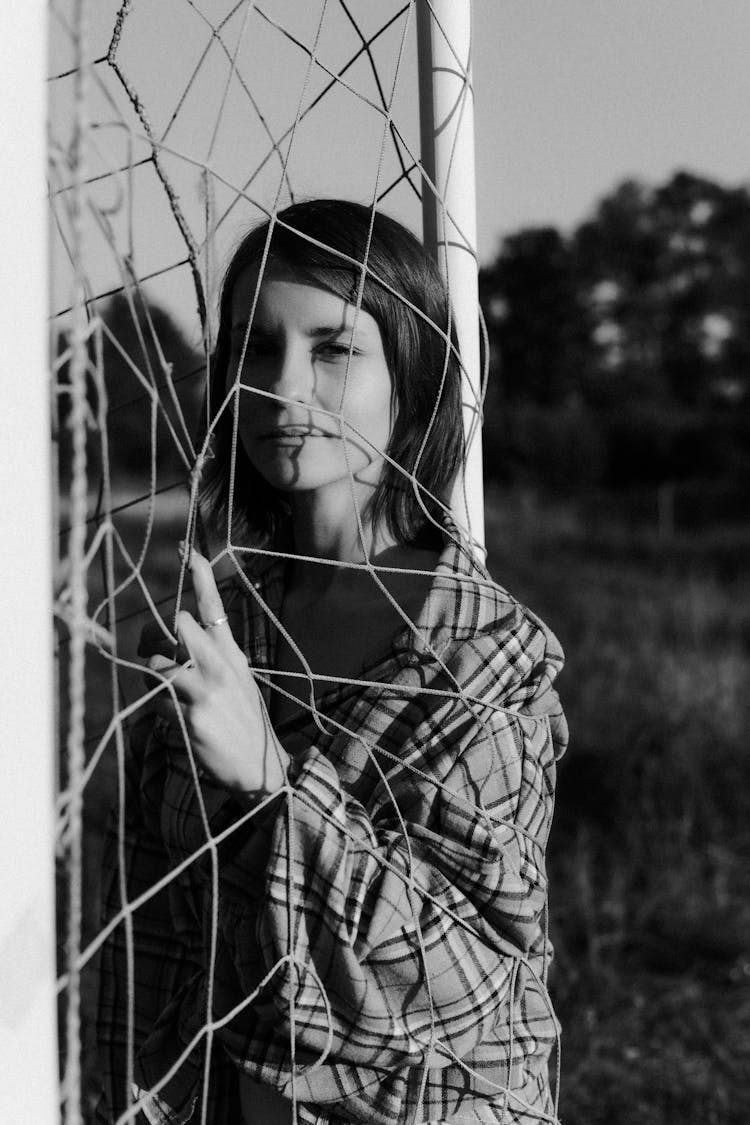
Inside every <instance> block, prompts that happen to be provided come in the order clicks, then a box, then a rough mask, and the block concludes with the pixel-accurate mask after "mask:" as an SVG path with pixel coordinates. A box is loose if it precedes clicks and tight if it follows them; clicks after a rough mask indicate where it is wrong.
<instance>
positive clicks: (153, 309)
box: [58, 293, 204, 485]
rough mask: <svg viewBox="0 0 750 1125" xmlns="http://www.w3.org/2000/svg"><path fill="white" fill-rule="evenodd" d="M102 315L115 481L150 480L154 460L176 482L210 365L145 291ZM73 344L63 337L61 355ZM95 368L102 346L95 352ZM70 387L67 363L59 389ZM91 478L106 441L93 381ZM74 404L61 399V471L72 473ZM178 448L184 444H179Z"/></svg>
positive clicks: (114, 302)
mask: <svg viewBox="0 0 750 1125" xmlns="http://www.w3.org/2000/svg"><path fill="white" fill-rule="evenodd" d="M99 315H100V316H101V319H102V323H103V331H102V334H101V370H102V371H103V374H104V391H105V395H106V418H107V439H108V452H109V465H110V470H111V472H112V476H113V481H114V483H115V484H116V485H117V484H121V483H123V482H124V480H125V479H127V478H128V477H136V478H143V477H144V476H146V475H147V474H148V473H149V472H150V469H151V464H152V460H153V462H154V463H155V466H156V470H157V473H158V474H159V476H160V478H165V477H166V476H169V477H170V478H171V479H174V478H175V477H178V476H179V475H180V474H181V473H183V474H184V473H186V472H187V466H186V464H185V460H184V459H183V456H182V454H181V453H180V448H179V447H181V449H182V451H183V452H184V454H185V455H186V456H187V457H188V458H189V457H190V452H189V449H190V442H189V440H188V435H189V437H190V439H194V438H195V434H196V429H197V424H198V420H199V413H200V403H201V398H202V374H203V369H204V366H203V362H202V358H201V356H200V355H199V353H198V352H197V351H196V349H194V348H193V347H192V346H191V345H190V344H189V342H188V341H187V339H186V338H185V335H184V334H183V332H182V331H181V329H180V328H179V326H178V325H177V324H176V323H175V321H174V320H173V319H172V317H171V316H170V315H169V314H168V313H167V312H166V311H165V310H164V309H162V308H160V307H159V306H158V305H155V304H152V303H151V302H149V301H148V300H147V299H146V298H145V297H144V296H143V294H141V293H134V294H130V295H128V294H125V293H118V294H116V295H115V296H114V297H112V298H111V299H110V300H109V301H107V302H106V304H105V305H104V306H103V308H100V310H99ZM66 346H67V342H66V340H65V337H64V336H63V337H61V338H60V339H59V340H58V354H62V352H63V351H64V349H65V347H66ZM90 356H91V365H92V370H93V369H95V368H96V364H97V356H96V347H95V345H94V343H93V341H92V344H91V347H90ZM66 383H67V369H66V365H65V364H63V366H62V368H61V371H60V375H59V384H60V386H61V387H62V388H64V386H65V384H66ZM89 401H90V406H91V431H92V434H91V440H90V442H89V456H90V464H91V471H92V474H93V473H94V472H95V471H96V466H97V465H98V464H99V463H100V457H101V451H100V446H101V440H100V437H99V435H98V434H97V433H96V432H95V431H96V419H97V418H98V413H99V409H100V406H99V402H98V398H97V387H96V381H95V379H94V378H93V374H92V375H90V377H89ZM66 404H67V399H66V396H65V394H64V393H63V394H61V396H60V466H61V476H62V477H63V479H65V477H66V475H67V461H68V446H69V442H68V439H67V436H66V435H67V430H66V426H65V419H66V415H67V409H66ZM178 446H179V447H178Z"/></svg>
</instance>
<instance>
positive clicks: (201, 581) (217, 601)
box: [190, 549, 247, 671]
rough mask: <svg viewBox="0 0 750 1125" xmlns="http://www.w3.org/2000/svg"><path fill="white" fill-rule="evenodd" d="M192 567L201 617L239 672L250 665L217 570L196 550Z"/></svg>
mask: <svg viewBox="0 0 750 1125" xmlns="http://www.w3.org/2000/svg"><path fill="white" fill-rule="evenodd" d="M190 567H191V572H192V575H193V589H194V592H195V600H196V603H197V606H198V616H199V618H200V621H201V623H202V625H203V629H204V631H205V633H206V634H208V635H210V637H211V640H212V642H214V644H216V646H217V647H218V648H219V650H220V652H222V653H223V655H224V656H225V657H226V659H227V660H229V661H230V663H231V664H232V665H233V667H234V668H235V669H236V670H237V671H241V670H242V669H244V668H246V667H247V660H246V659H245V655H244V653H243V652H242V649H241V648H240V647H239V645H238V644H237V643H236V641H235V639H234V636H233V634H232V630H231V628H230V626H229V622H228V621H227V619H226V614H225V612H224V603H223V602H222V600H221V594H220V593H219V590H218V587H217V585H216V579H215V578H214V572H213V570H212V569H211V564H210V563H209V561H208V559H206V558H205V557H204V556H203V555H201V554H200V552H199V551H196V550H195V549H194V550H193V552H192V554H191V556H190Z"/></svg>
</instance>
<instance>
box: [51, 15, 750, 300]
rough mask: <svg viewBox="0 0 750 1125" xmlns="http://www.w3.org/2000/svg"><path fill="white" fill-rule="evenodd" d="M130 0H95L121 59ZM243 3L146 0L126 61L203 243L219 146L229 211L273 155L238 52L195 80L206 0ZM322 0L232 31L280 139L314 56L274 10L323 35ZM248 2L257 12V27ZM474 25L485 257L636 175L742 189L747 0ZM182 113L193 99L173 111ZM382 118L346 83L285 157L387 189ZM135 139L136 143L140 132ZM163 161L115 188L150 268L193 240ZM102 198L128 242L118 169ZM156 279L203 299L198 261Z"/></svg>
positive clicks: (387, 72) (119, 146)
mask: <svg viewBox="0 0 750 1125" xmlns="http://www.w3.org/2000/svg"><path fill="white" fill-rule="evenodd" d="M120 2H121V0H95V2H93V0H90V3H89V12H90V13H91V20H92V23H91V27H90V28H89V42H88V50H89V53H90V57H92V58H97V57H100V56H101V55H102V54H104V53H106V49H107V44H108V41H109V36H110V34H111V29H112V26H113V23H114V17H115V14H116V12H117V9H118V8H119V6H120ZM401 2H402V0H378V2H377V4H374V3H373V2H372V0H348V6H349V8H350V9H351V10H352V11H354V12H356V13H357V17H358V19H359V20H360V23H361V26H362V28H363V30H364V31H365V32H367V31H368V29H369V30H370V31H372V30H373V29H374V28H375V27H377V26H379V24H380V23H382V22H383V17H384V13H389V12H390V11H391V10H393V11H394V12H395V11H397V10H398V9H399V7H400V6H401ZM455 2H457V3H462V2H464V0H455ZM235 3H236V0H159V3H158V4H155V3H151V4H149V3H143V2H140V3H134V4H133V5H132V9H131V14H130V16H129V18H128V21H127V24H126V25H125V26H124V30H123V35H122V40H121V46H120V53H119V56H118V58H119V60H120V61H121V63H122V66H123V69H124V73H125V74H126V75H127V76H128V78H129V79H131V80H132V82H133V84H134V87H135V88H136V89H137V91H138V94H139V96H140V97H141V98H142V100H143V104H144V106H145V108H146V109H147V112H148V115H149V117H150V120H151V121H152V124H153V125H154V126H155V128H156V130H157V132H159V133H160V135H162V136H164V137H166V143H167V145H168V146H169V147H171V148H172V149H173V150H174V153H175V154H179V155H170V154H169V153H168V152H165V153H164V161H165V165H166V166H167V168H168V171H169V174H170V175H171V176H173V177H174V184H175V190H176V192H177V194H178V195H179V197H180V202H181V206H182V207H183V208H184V211H185V214H186V218H187V221H188V224H189V225H190V226H191V229H192V230H193V232H194V234H195V236H196V238H197V239H198V240H199V241H200V238H201V237H202V234H201V231H200V228H201V223H203V220H204V198H205V196H204V194H202V188H201V184H200V182H199V181H200V174H199V168H198V164H199V163H200V161H202V160H206V158H207V155H208V154H210V155H209V163H210V164H211V167H212V168H215V169H217V171H218V173H219V175H218V176H217V177H216V178H215V179H214V191H215V193H216V202H217V204H218V211H217V213H221V211H222V207H223V206H226V205H227V203H228V201H230V200H231V199H232V198H233V188H234V187H235V186H236V185H237V184H240V183H242V182H243V180H244V179H245V177H246V174H247V170H248V168H253V167H254V166H255V164H256V163H257V159H258V154H259V153H260V154H262V153H263V152H265V151H267V150H268V139H267V136H266V135H265V133H264V126H261V123H260V118H259V116H258V114H257V113H256V112H255V110H250V109H249V102H248V99H247V97H246V95H245V93H243V91H242V90H240V88H239V86H238V85H237V84H236V83H235V84H234V85H233V86H232V87H231V89H229V90H228V91H227V90H226V89H225V74H226V71H227V58H226V57H225V56H222V54H221V51H220V50H219V49H218V48H216V45H215V44H214V49H212V53H211V54H210V55H209V57H208V59H207V61H205V62H204V64H203V65H202V68H201V69H200V72H199V73H198V75H197V77H196V79H195V82H194V83H193V84H192V86H191V87H190V90H189V92H188V93H187V94H186V95H185V96H184V99H183V94H184V88H185V78H186V75H189V74H190V72H191V69H192V67H193V65H194V64H195V63H196V62H197V61H198V59H199V58H200V54H201V50H202V48H203V46H204V45H205V43H206V42H207V41H208V38H209V37H210V36H209V35H208V32H207V24H206V23H205V21H203V22H202V21H201V19H200V18H199V16H198V14H197V13H198V11H199V9H202V11H203V13H204V14H206V15H209V16H210V17H211V18H212V19H213V21H214V23H216V22H217V21H218V20H221V18H222V17H223V16H224V15H225V14H227V13H228V12H230V11H231V9H232V8H233V7H234V5H235ZM323 3H324V0H321V3H319V4H316V3H312V2H311V0H307V2H306V3H305V4H300V3H298V2H297V0H255V3H254V5H246V6H245V8H240V9H239V10H238V12H237V13H235V15H234V16H233V17H232V20H231V21H230V22H229V23H228V24H227V25H226V28H225V30H224V34H225V38H226V42H227V44H229V46H230V47H231V46H232V44H233V43H241V45H242V48H241V49H242V51H243V52H245V53H243V54H241V55H240V56H238V57H239V58H240V62H241V69H242V71H243V73H244V74H245V75H246V76H248V82H249V84H250V85H251V86H252V89H253V93H254V95H256V96H257V99H258V105H259V108H260V109H261V110H262V112H263V114H264V118H265V120H266V123H267V124H268V126H269V129H270V130H271V131H272V132H273V133H274V134H275V135H276V136H279V135H281V134H283V133H284V130H286V129H287V128H288V125H289V122H290V121H293V120H294V117H295V112H296V108H297V100H298V98H299V93H300V89H301V85H302V82H303V80H304V72H305V65H306V56H305V55H304V52H301V51H300V50H299V48H298V47H295V46H294V45H293V44H291V43H290V42H289V41H288V40H287V39H285V38H284V37H283V36H282V35H280V34H279V33H278V30H275V29H274V28H273V27H272V26H271V23H270V22H269V21H268V20H265V19H263V18H261V17H260V15H259V11H260V10H262V11H263V12H265V13H266V14H267V15H268V16H270V18H271V21H273V19H276V20H278V21H279V22H281V23H284V24H286V25H288V26H290V27H293V28H294V30H295V33H296V34H297V35H298V36H299V38H300V40H302V41H304V42H305V43H306V44H310V43H312V42H313V40H314V37H315V31H316V22H317V19H318V17H319V15H320V12H321V11H322V10H323V8H322V4H323ZM327 3H328V6H327V8H326V9H325V10H326V12H327V15H326V19H325V30H324V33H323V34H322V35H321V38H320V41H319V45H318V52H319V58H320V60H321V61H322V63H323V64H324V65H328V66H330V67H331V68H332V69H337V68H338V67H340V65H341V63H342V61H343V60H345V59H347V58H348V57H350V55H351V54H352V53H353V51H354V50H356V47H357V45H358V41H357V38H356V33H355V31H354V30H353V29H352V27H351V26H350V25H349V24H348V23H347V21H346V19H345V18H344V17H343V15H342V8H341V6H340V5H339V4H338V2H337V0H327ZM66 5H67V6H68V7H69V8H70V9H71V10H72V0H56V5H55V7H56V10H57V11H58V12H60V11H63V10H64V9H65V6H66ZM245 13H247V17H246V18H247V21H248V22H247V25H246V26H245V27H244V31H243V25H242V20H243V18H245ZM473 20H474V43H475V49H474V63H473V65H474V90H475V120H476V166H477V226H478V252H479V257H480V260H481V261H483V262H488V261H490V260H491V259H492V258H493V257H494V256H495V254H496V253H497V251H498V248H499V245H500V240H501V238H502V237H503V236H504V235H506V234H508V233H510V232H512V231H514V230H517V229H519V228H520V227H522V226H529V225H541V224H554V225H556V226H558V227H561V228H562V229H570V228H571V227H572V226H573V225H575V224H576V223H577V222H579V221H580V220H581V219H582V218H584V217H585V216H586V215H587V214H588V213H589V212H590V211H591V210H592V209H593V207H594V205H595V202H596V201H597V200H598V199H599V198H601V196H602V195H603V194H605V193H606V192H608V191H610V190H611V189H612V188H613V187H614V186H615V185H616V184H617V183H618V182H620V181H621V180H622V179H623V178H625V177H627V176H635V177H640V178H643V179H645V180H647V181H650V182H655V183H656V182H661V181H663V180H664V179H666V178H667V177H668V176H669V175H671V174H672V173H673V172H674V171H675V170H677V169H688V170H691V171H694V172H697V173H699V174H703V175H706V176H708V177H710V178H715V179H717V180H719V181H720V182H723V183H728V184H737V183H739V182H744V181H750V126H749V125H748V120H749V116H750V115H749V114H748V109H750V66H748V62H747V60H748V57H750V0H473ZM402 26H404V21H403V20H402V21H401V22H400V23H398V22H397V23H396V24H394V26H393V27H392V29H391V30H390V31H389V33H388V34H387V35H385V36H383V37H382V38H381V39H380V40H378V50H379V51H380V54H379V57H378V65H379V68H380V73H381V77H382V80H383V85H384V88H385V89H386V91H387V90H388V89H389V88H390V87H389V83H391V82H392V80H393V79H394V75H395V73H396V60H397V58H398V54H399V50H400V49H401V41H400V38H399V36H400V34H401V32H400V28H401V27H402ZM405 43H406V46H405V48H404V54H403V58H402V64H401V68H400V70H399V78H398V82H397V83H396V86H397V96H396V98H395V102H394V113H395V116H396V119H397V120H398V122H399V125H400V127H401V128H402V130H403V135H404V137H405V142H406V144H407V146H411V151H412V152H413V153H416V152H417V151H418V147H419V140H418V120H417V113H416V105H417V79H416V67H415V65H414V61H415V49H414V36H413V27H412V28H411V30H410V32H409V34H408V36H407V38H406V39H405ZM165 45H169V50H166V49H165ZM50 46H51V55H52V69H53V71H60V70H64V69H65V68H66V66H67V65H69V63H70V59H71V52H70V48H69V45H68V39H67V35H66V33H65V31H64V26H63V24H62V22H60V21H59V20H57V19H55V18H53V19H52V21H51V23H50ZM96 71H97V76H98V77H103V78H106V82H107V83H108V85H109V89H110V92H111V94H112V96H113V97H114V98H115V101H116V102H117V104H118V106H119V110H120V111H122V112H123V113H124V114H125V117H126V118H127V113H128V112H131V117H130V120H131V122H134V123H135V124H136V125H138V123H137V121H135V118H134V116H133V115H132V111H130V107H129V106H128V104H127V102H126V101H125V99H124V97H123V94H122V89H121V88H120V87H119V85H118V83H117V81H116V79H115V77H114V75H113V73H112V72H111V71H109V70H108V68H107V67H105V66H102V65H99V66H98V67H97V68H96ZM346 77H347V81H349V82H351V84H352V86H353V87H354V88H355V89H357V90H358V91H359V92H360V94H362V95H364V96H365V97H369V98H371V99H373V100H376V98H377V95H376V91H375V87H374V83H373V78H372V74H371V72H370V69H369V67H368V65H367V61H366V59H364V58H363V59H361V60H360V62H359V63H358V64H357V65H356V66H355V67H354V68H352V69H351V70H350V71H348V72H347V76H346ZM325 81H326V78H325V75H324V74H323V73H322V72H321V71H316V72H315V73H314V74H313V77H312V78H311V79H310V81H309V85H308V86H307V87H306V93H305V98H306V99H307V102H308V103H309V100H310V96H311V95H312V94H314V93H316V92H317V91H318V90H319V89H321V88H322V86H323V84H324V82H325ZM92 88H93V87H92ZM50 89H51V90H52V91H53V95H54V102H53V132H55V130H56V128H57V123H58V122H59V123H60V132H61V134H62V136H63V140H64V134H65V117H66V112H67V110H68V109H69V107H70V105H71V104H72V80H68V79H66V80H63V81H60V82H56V83H54V84H53V85H52V86H51V87H50ZM225 94H226V97H225ZM97 96H98V95H97V91H96V89H94V98H93V102H92V109H93V113H94V116H95V117H96V116H97V115H98V119H99V120H100V121H102V122H104V125H103V126H102V127H101V128H100V129H99V130H98V131H97V132H96V143H97V145H98V146H99V149H100V150H101V151H102V152H104V153H105V156H106V159H105V158H102V159H100V157H99V156H97V154H96V153H94V152H93V151H92V153H91V157H90V168H91V171H93V172H94V173H95V172H96V171H97V170H98V169H99V167H100V165H101V167H104V164H106V161H107V160H109V161H110V163H112V164H114V165H115V166H116V165H117V164H118V163H126V162H127V153H128V151H129V150H128V148H127V146H128V144H129V143H130V142H129V141H128V135H127V132H126V131H125V130H123V129H121V128H118V127H116V126H113V125H111V124H107V122H108V121H110V119H112V118H113V116H114V115H113V112H112V108H111V106H110V105H109V104H108V103H107V102H106V101H105V100H104V99H101V98H100V99H99V102H97ZM303 100H304V99H303ZM175 107H179V113H178V115H177V117H176V119H175V120H174V121H173V122H172V123H171V124H170V115H171V113H172V111H173V109H174V108H175ZM217 123H218V128H215V126H216V125H217ZM383 132H384V126H383V119H382V116H380V117H378V115H377V114H375V113H373V112H372V111H371V109H369V108H368V107H367V105H366V104H365V102H364V101H363V100H362V98H361V97H360V98H359V99H358V98H352V97H351V95H350V94H349V93H348V92H347V91H345V90H343V89H341V88H340V87H337V88H336V89H334V90H333V91H332V92H331V93H329V94H328V95H327V96H326V98H325V99H324V100H323V102H321V105H320V107H319V108H316V109H315V110H314V111H313V112H312V113H311V114H310V115H309V116H308V117H306V118H305V119H304V120H303V122H302V123H301V125H300V126H299V129H298V131H297V134H296V137H295V143H294V147H293V152H292V155H291V157H290V161H289V168H290V174H291V179H292V181H293V184H294V187H295V190H297V191H298V193H299V194H301V195H302V196H305V195H306V196H310V195H316V194H327V195H347V196H350V197H353V198H361V199H366V198H368V193H371V192H372V187H373V184H374V183H375V182H378V180H377V178H378V177H380V180H379V182H380V183H381V184H387V183H389V182H390V180H391V179H392V177H393V175H394V173H397V171H398V168H397V165H396V163H395V157H394V155H393V153H392V152H386V158H385V160H384V161H383V162H382V164H381V163H379V161H380V140H381V138H382V136H383ZM132 152H133V154H134V155H135V156H136V157H137V156H138V155H139V147H138V143H135V144H134V146H133V149H132ZM144 152H145V150H142V151H141V152H140V154H141V155H142V154H144ZM185 156H187V158H188V159H187V160H186V159H185ZM196 161H197V162H198V164H196V163H195V162H196ZM148 175H149V176H151V179H150V180H149V179H148V177H147V176H146V174H145V173H143V172H142V171H136V173H135V174H134V175H133V177H132V178H131V180H129V181H128V183H127V184H126V183H125V182H124V181H121V184H120V194H121V199H120V203H122V200H123V199H124V198H125V197H126V196H127V193H128V192H130V191H131V190H132V192H133V198H134V200H135V203H134V208H133V211H134V215H135V218H134V235H133V238H134V245H135V248H136V253H135V258H136V259H137V261H138V263H139V270H140V273H141V274H146V273H149V272H152V271H155V270H157V269H158V268H159V267H160V266H161V265H162V264H163V262H164V261H169V260H170V259H171V260H172V261H175V260H177V259H178V258H179V257H180V256H181V255H182V254H183V250H184V246H183V245H182V243H181V242H180V238H179V232H178V229H177V226H176V224H175V222H174V220H173V217H172V215H171V214H170V213H169V211H168V209H167V207H166V202H165V199H166V197H165V195H164V192H163V190H162V189H161V187H160V186H159V185H158V183H156V181H155V179H154V177H153V176H152V175H151V173H150V171H149V173H148ZM279 181H280V171H279V164H278V161H276V160H275V159H273V158H272V159H270V160H269V161H268V162H267V163H266V164H265V165H264V166H263V169H262V172H261V173H260V175H259V178H258V180H257V181H256V182H254V183H253V188H252V191H253V192H254V193H255V195H256V198H258V199H262V200H263V201H264V202H265V204H266V205H268V204H270V203H271V202H272V201H273V198H274V196H275V192H276V190H277V187H278V184H279ZM227 185H231V187H229V186H227ZM99 202H100V203H103V204H104V205H105V206H106V207H107V208H110V207H113V208H114V209H113V210H112V211H111V212H110V213H111V215H112V216H113V218H112V222H113V223H114V224H115V226H117V224H118V223H119V227H118V237H119V238H120V239H121V240H122V239H124V237H125V226H124V224H125V220H126V218H127V213H128V208H127V207H125V206H120V209H119V214H117V215H116V214H115V211H116V210H117V205H118V204H117V198H116V192H115V190H114V188H113V186H112V184H111V183H109V184H107V183H104V184H103V185H102V187H101V196H100V199H99ZM386 207H387V209H389V210H390V211H391V213H393V214H395V215H396V217H398V218H401V219H402V220H403V221H405V222H407V224H408V225H410V226H412V227H413V228H415V229H417V228H418V226H419V223H420V211H419V205H418V201H417V200H416V196H415V195H414V193H413V192H410V191H409V190H408V189H407V188H406V187H405V186H404V185H401V187H400V188H398V189H397V190H395V191H394V192H393V193H392V194H391V195H389V196H388V199H387V204H386ZM243 208H244V210H243ZM260 217H261V212H260V211H258V210H257V209H255V210H254V209H253V206H251V205H250V204H249V203H248V204H247V205H245V204H244V203H243V204H242V205H241V206H240V207H235V208H233V209H232V210H231V211H230V212H229V214H228V216H227V219H226V220H224V221H223V222H222V224H221V229H220V230H219V231H218V232H217V233H216V235H215V236H214V238H213V242H212V245H213V246H214V258H215V268H214V271H213V276H214V277H218V276H219V275H220V273H221V266H222V263H223V261H225V260H226V257H227V255H228V254H229V252H230V249H231V246H232V245H234V244H235V243H236V241H237V237H238V233H241V232H242V230H243V229H245V228H246V226H247V225H248V223H249V222H252V221H255V220H257V219H258V218H260ZM97 239H98V242H97ZM53 241H54V240H53ZM91 245H92V250H91V266H90V268H91V273H92V277H93V278H94V286H95V287H97V286H98V287H99V290H100V291H106V289H107V287H108V286H110V285H111V284H112V283H113V280H112V279H113V278H114V273H113V270H114V268H115V266H114V259H113V255H112V254H111V251H110V250H109V249H108V248H107V246H106V244H105V241H104V239H103V235H102V233H101V231H95V232H94V234H93V236H92V244H91ZM53 254H57V261H58V262H61V261H62V260H63V259H64V251H61V247H60V246H58V245H55V246H53ZM59 278H60V282H59V283H56V285H57V287H58V289H60V295H59V298H58V297H57V295H56V297H55V300H56V303H57V307H64V305H65V296H64V293H63V292H62V289H63V288H64V269H63V270H60V271H59ZM153 286H154V287H155V288H154V292H153V293H152V296H153V297H155V299H157V300H160V301H161V302H162V303H166V304H167V305H168V306H170V307H171V308H188V307H194V299H192V298H191V297H190V295H189V290H190V279H189V276H187V273H186V272H185V273H184V275H183V276H182V277H181V278H175V276H174V275H171V276H169V277H167V278H165V279H164V281H159V282H154V283H153ZM210 289H211V286H210V285H209V290H210Z"/></svg>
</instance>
